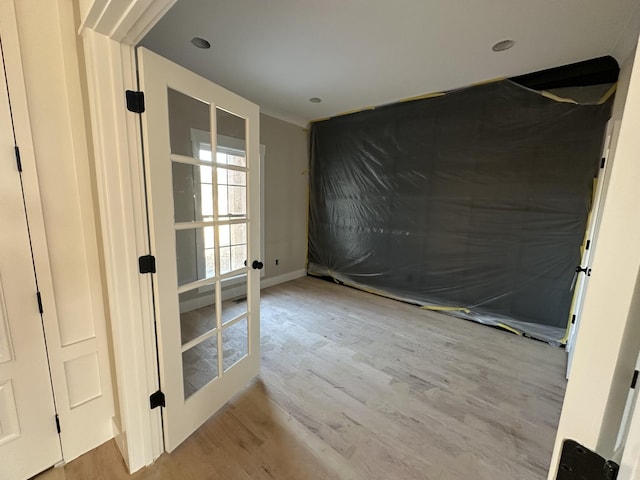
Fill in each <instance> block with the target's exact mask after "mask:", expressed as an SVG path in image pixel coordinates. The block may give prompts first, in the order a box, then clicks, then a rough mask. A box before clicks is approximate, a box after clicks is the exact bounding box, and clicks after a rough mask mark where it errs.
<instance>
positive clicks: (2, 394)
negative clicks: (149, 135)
mask: <svg viewBox="0 0 640 480" xmlns="http://www.w3.org/2000/svg"><path fill="white" fill-rule="evenodd" d="M0 41H1V39H0ZM3 72H4V69H3ZM14 145H15V143H14V137H13V125H12V120H11V112H10V109H9V96H8V93H7V84H6V79H5V77H4V75H2V76H1V77H0V205H1V206H2V207H1V208H0V478H3V479H7V480H22V479H26V478H30V477H32V476H33V475H35V474H37V473H39V472H41V471H42V470H45V469H47V468H49V467H51V466H53V465H55V464H56V463H58V462H60V461H61V460H62V451H61V448H60V438H59V435H58V432H57V428H56V412H55V406H54V401H53V390H52V386H51V377H50V375H49V364H48V359H47V351H46V345H45V337H44V331H43V325H42V317H41V315H40V310H39V302H38V297H37V295H36V292H37V286H36V278H35V273H34V266H33V260H32V256H31V248H30V239H29V230H28V225H27V218H26V215H25V206H24V200H23V194H22V179H21V173H20V171H19V169H18V164H17V161H16V155H15V150H14Z"/></svg>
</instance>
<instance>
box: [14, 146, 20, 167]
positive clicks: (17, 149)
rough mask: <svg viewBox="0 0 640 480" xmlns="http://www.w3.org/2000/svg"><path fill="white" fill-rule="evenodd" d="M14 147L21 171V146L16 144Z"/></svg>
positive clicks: (17, 163)
mask: <svg viewBox="0 0 640 480" xmlns="http://www.w3.org/2000/svg"><path fill="white" fill-rule="evenodd" d="M13 148H14V149H15V152H16V165H17V166H18V171H19V172H21V171H22V160H21V159H20V147H19V146H17V145H16V146H15V147H13Z"/></svg>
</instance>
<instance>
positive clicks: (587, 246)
mask: <svg viewBox="0 0 640 480" xmlns="http://www.w3.org/2000/svg"><path fill="white" fill-rule="evenodd" d="M590 246H591V240H587V244H586V245H585V246H584V249H585V250H589V247H590Z"/></svg>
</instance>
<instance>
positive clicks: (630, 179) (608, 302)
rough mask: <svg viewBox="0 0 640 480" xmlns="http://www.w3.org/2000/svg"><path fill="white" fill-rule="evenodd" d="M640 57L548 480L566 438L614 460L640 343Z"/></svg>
mask: <svg viewBox="0 0 640 480" xmlns="http://www.w3.org/2000/svg"><path fill="white" fill-rule="evenodd" d="M638 53H640V52H635V53H634V54H633V55H631V56H630V57H629V59H628V60H627V61H625V62H624V64H623V66H622V70H621V74H620V82H619V89H618V92H617V94H616V104H615V106H614V110H613V118H614V122H615V124H614V137H613V145H612V146H613V151H612V153H611V158H612V162H613V163H612V164H611V166H610V168H611V174H610V177H609V183H608V185H607V186H606V191H605V197H604V206H603V211H602V223H601V225H600V230H599V233H598V242H597V245H596V249H595V252H594V258H593V270H592V276H591V279H590V281H589V287H588V291H587V295H586V298H585V303H584V311H583V314H582V320H581V325H580V330H579V332H578V337H577V342H576V347H575V356H574V363H573V367H572V372H571V378H570V379H569V383H568V385H567V391H566V395H565V401H564V405H563V409H562V415H561V418H560V424H559V426H558V435H557V440H556V445H555V447H554V454H553V459H552V462H551V468H550V472H549V477H548V478H549V480H552V479H555V475H556V471H557V466H558V457H559V453H560V449H561V446H562V442H563V441H564V439H566V438H571V439H574V440H576V441H578V442H580V443H581V444H583V445H585V446H586V447H588V448H590V449H593V450H597V451H598V453H599V454H601V455H603V456H605V457H607V458H610V457H611V456H612V454H613V448H614V444H615V439H616V435H617V432H618V428H619V425H620V419H621V417H622V412H623V409H624V404H625V401H626V397H627V393H628V391H629V385H630V382H631V378H632V374H633V370H634V366H635V360H636V357H637V353H638V348H639V346H640V306H639V305H638V301H637V299H638V295H640V292H639V291H638V286H637V283H636V282H637V277H638V271H639V268H640V248H638V246H639V245H640V208H638V206H639V205H640V189H639V188H638V180H639V179H640V161H639V159H640V136H639V135H638V133H637V128H638V125H640V68H637V67H640V60H639V59H638ZM634 64H635V65H636V68H634ZM615 127H618V128H615Z"/></svg>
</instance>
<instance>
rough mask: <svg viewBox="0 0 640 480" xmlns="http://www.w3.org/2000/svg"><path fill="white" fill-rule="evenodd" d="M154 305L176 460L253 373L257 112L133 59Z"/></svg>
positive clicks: (169, 443) (145, 57)
mask: <svg viewBox="0 0 640 480" xmlns="http://www.w3.org/2000/svg"><path fill="white" fill-rule="evenodd" d="M138 60H139V69H140V79H141V86H142V90H143V91H144V95H145V104H146V107H145V108H146V110H145V112H144V113H143V114H142V123H143V137H144V144H145V162H146V167H147V170H146V176H147V194H148V195H147V198H148V203H149V211H150V218H149V228H150V238H151V251H152V253H153V254H154V256H155V257H156V272H157V273H156V274H155V277H154V296H155V305H156V325H157V335H158V354H159V364H160V383H161V388H162V390H163V393H164V394H165V404H166V406H165V408H164V410H163V426H164V440H165V449H166V450H167V451H172V450H173V449H175V448H176V446H178V445H179V444H180V443H181V442H182V441H183V440H184V439H186V438H187V437H188V436H189V435H190V434H191V433H192V432H193V431H194V430H195V429H196V428H198V427H199V426H200V425H201V424H202V423H203V422H205V421H206V420H207V419H208V418H209V417H210V416H211V415H213V414H214V413H215V412H216V411H217V410H218V409H219V408H220V407H221V406H222V405H224V404H225V403H226V402H227V401H228V400H229V399H230V398H231V397H232V396H234V395H235V394H236V393H238V392H239V391H240V390H241V389H242V388H243V387H244V386H245V385H246V384H247V383H248V382H249V381H250V380H251V379H252V378H253V377H254V376H256V375H257V373H258V369H259V365H260V364H259V358H260V323H259V319H260V313H259V295H260V288H259V281H260V277H259V272H258V270H259V269H260V268H262V264H261V263H260V262H259V255H260V251H259V249H260V224H259V212H260V196H259V195H260V178H259V173H260V166H259V161H260V160H259V148H260V145H259V136H258V123H259V110H258V107H257V106H256V105H254V104H252V103H251V102H249V101H247V100H245V99H243V98H241V97H239V96H238V95H235V94H233V93H231V92H229V91H228V90H225V89H224V88H222V87H219V86H218V85H215V84H213V83H212V82H210V81H208V80H206V79H204V78H202V77H200V76H198V75H196V74H194V73H193V72H191V71H188V70H186V69H184V68H182V67H180V66H178V65H176V64H174V63H172V62H170V61H169V60H167V59H165V58H163V57H160V56H159V55H156V54H155V53H153V52H151V51H149V50H146V49H144V48H140V49H139V50H138Z"/></svg>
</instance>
